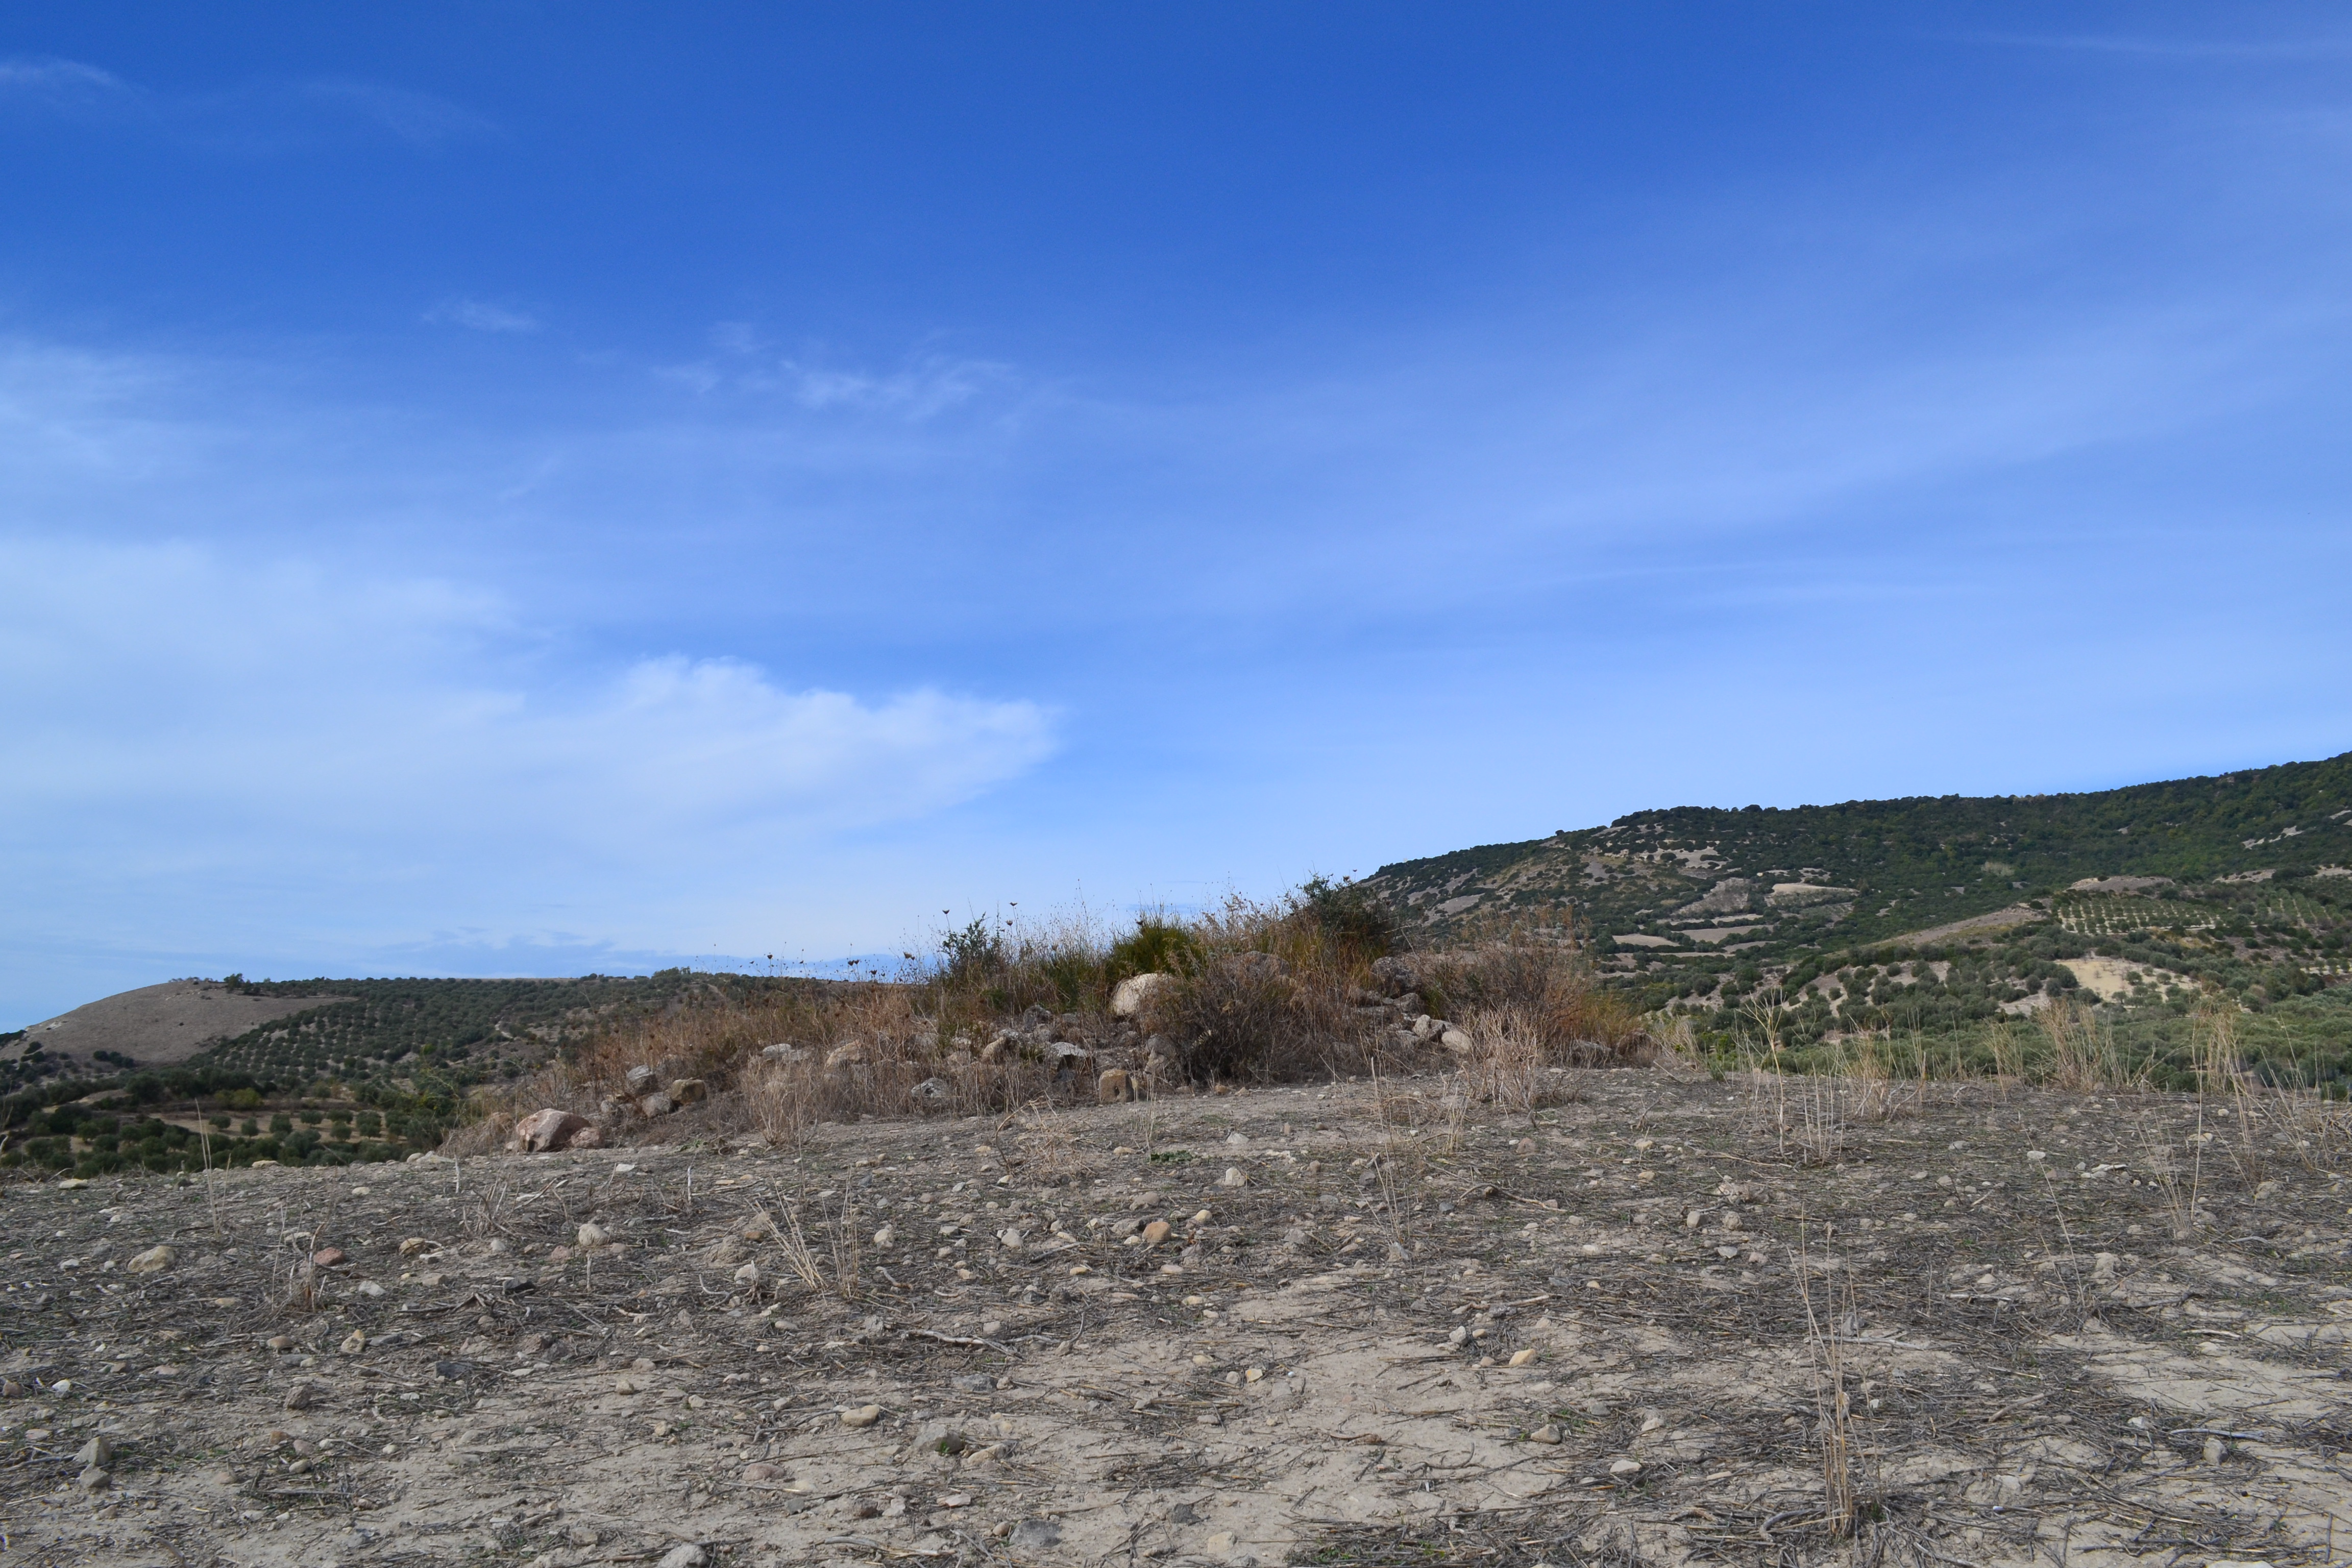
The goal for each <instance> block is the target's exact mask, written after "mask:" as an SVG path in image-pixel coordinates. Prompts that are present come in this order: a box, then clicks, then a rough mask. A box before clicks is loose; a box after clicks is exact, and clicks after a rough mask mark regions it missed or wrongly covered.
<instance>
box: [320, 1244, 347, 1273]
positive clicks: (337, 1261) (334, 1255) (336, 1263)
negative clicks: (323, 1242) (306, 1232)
mask: <svg viewBox="0 0 2352 1568" xmlns="http://www.w3.org/2000/svg"><path fill="white" fill-rule="evenodd" d="M351 1260H352V1255H351V1254H350V1253H348V1252H345V1251H344V1250H343V1249H342V1248H341V1247H320V1248H319V1250H318V1251H316V1252H314V1253H312V1254H310V1267H311V1268H341V1267H342V1266H343V1265H344V1264H346V1263H349V1262H350V1261H351Z"/></svg>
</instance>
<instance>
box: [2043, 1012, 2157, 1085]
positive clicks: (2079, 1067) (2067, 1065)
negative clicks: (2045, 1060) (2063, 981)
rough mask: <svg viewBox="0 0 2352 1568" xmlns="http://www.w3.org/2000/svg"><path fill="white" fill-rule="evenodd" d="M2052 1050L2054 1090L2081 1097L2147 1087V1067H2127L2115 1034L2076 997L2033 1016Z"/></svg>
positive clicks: (2051, 1081) (2051, 1067)
mask: <svg viewBox="0 0 2352 1568" xmlns="http://www.w3.org/2000/svg"><path fill="white" fill-rule="evenodd" d="M2033 1021H2034V1023H2035V1025H2036V1026H2039V1028H2040V1029H2041V1031H2042V1037H2043V1039H2044V1040H2046V1041H2047V1042H2048V1044H2049V1047H2050V1066H2049V1070H2048V1073H2047V1075H2046V1077H2047V1081H2048V1082H2049V1084H2050V1086H2051V1087H2052V1088H2053V1089H2067V1090H2070V1091H2072V1092H2074V1093H2078V1094H2087V1093H2093V1092H2095V1091H2098V1090H2102V1089H2123V1090H2128V1091H2131V1092H2135V1093H2137V1092H2139V1091H2141V1090H2144V1089H2147V1068H2145V1067H2143V1068H2140V1069H2139V1070H2138V1071H2137V1072H2135V1071H2133V1070H2132V1069H2130V1068H2127V1067H2126V1065H2125V1062H2124V1059H2123V1052H2122V1050H2121V1049H2120V1048H2119V1047H2117V1046H2116V1037H2115V1031H2114V1030H2112V1029H2110V1028H2108V1027H2106V1026H2105V1025H2103V1024H2102V1023H2100V1022H2099V1020H2098V1019H2097V1018H2096V1017H2095V1016H2094V1015H2093V1014H2092V1012H2091V1010H2090V1009H2089V1008H2088V1007H2085V1006H2084V1005H2083V1004H2081V1003H2080V1002H2077V1001H2075V1000H2074V998H2073V997H2071V996H2070V997H2062V998H2061V999H2059V1000H2058V1001H2056V1002H2053V1003H2052V1004H2051V1005H2049V1006H2047V1007H2044V1008H2042V1010H2041V1011H2040V1012H2038V1013H2036V1014H2035V1015H2034V1016H2033Z"/></svg>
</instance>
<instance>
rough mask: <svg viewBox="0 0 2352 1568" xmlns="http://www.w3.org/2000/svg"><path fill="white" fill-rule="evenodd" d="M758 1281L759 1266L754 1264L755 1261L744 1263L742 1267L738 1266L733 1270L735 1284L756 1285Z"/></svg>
mask: <svg viewBox="0 0 2352 1568" xmlns="http://www.w3.org/2000/svg"><path fill="white" fill-rule="evenodd" d="M759 1282H760V1266H759V1265H758V1264H756V1263H746V1264H745V1265H743V1267H742V1268H738V1269H737V1270H735V1283H736V1284H738V1285H757V1284H758V1283H759Z"/></svg>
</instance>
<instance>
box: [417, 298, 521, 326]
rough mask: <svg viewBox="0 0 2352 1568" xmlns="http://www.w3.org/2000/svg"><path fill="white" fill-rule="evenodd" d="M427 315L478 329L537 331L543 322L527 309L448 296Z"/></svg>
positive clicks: (426, 316) (438, 319)
mask: <svg viewBox="0 0 2352 1568" xmlns="http://www.w3.org/2000/svg"><path fill="white" fill-rule="evenodd" d="M425 321H429V322H433V323H436V324H446V325H448V326H453V327H465V328H467V329H469V330H471V331H477V332H535V331H539V326H540V322H539V318H538V317H536V316H534V315H532V314H530V312H529V311H527V310H512V309H510V308H509V307H507V306H505V305H494V304H491V303H490V302H489V301H488V300H443V301H442V302H441V303H439V304H437V305H436V306H434V307H433V308H432V309H431V310H427V311H425Z"/></svg>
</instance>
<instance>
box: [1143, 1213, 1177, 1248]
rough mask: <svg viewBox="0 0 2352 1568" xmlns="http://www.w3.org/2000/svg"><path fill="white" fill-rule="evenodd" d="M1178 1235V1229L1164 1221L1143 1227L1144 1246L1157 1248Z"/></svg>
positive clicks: (1158, 1220) (1155, 1221) (1156, 1221)
mask: <svg viewBox="0 0 2352 1568" xmlns="http://www.w3.org/2000/svg"><path fill="white" fill-rule="evenodd" d="M1175 1233H1176V1227H1175V1226H1172V1225H1170V1224H1169V1223H1168V1222H1167V1221H1166V1220H1164V1219H1155V1220H1153V1221H1152V1222H1151V1223H1150V1225H1147V1226H1144V1227H1143V1245H1144V1246H1146V1247H1157V1246H1159V1245H1160V1243H1161V1242H1163V1241H1165V1240H1167V1239H1168V1238H1169V1237H1171V1236H1173V1235H1174V1234H1175Z"/></svg>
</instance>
